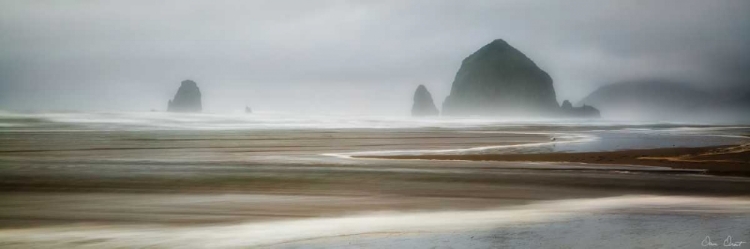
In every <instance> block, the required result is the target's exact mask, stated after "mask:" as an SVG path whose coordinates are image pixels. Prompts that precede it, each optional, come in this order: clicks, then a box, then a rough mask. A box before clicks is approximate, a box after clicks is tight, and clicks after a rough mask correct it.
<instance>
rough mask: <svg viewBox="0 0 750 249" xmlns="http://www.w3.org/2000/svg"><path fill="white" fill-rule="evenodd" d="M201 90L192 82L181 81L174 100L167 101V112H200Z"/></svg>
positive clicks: (201, 108)
mask: <svg viewBox="0 0 750 249" xmlns="http://www.w3.org/2000/svg"><path fill="white" fill-rule="evenodd" d="M202 110H203V106H202V104H201V90H200V89H199V88H198V85H197V84H196V83H195V82H194V81H192V80H185V81H182V83H181V84H180V88H179V89H177V94H175V96H174V99H172V100H170V101H169V104H168V105H167V111H170V112H201V111H202Z"/></svg>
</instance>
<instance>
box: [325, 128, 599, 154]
mask: <svg viewBox="0 0 750 249" xmlns="http://www.w3.org/2000/svg"><path fill="white" fill-rule="evenodd" d="M470 133H493V134H518V135H546V136H549V137H553V138H555V140H553V141H549V142H540V143H519V144H505V145H490V146H478V147H471V148H462V149H433V150H429V149H427V150H379V151H358V152H349V153H324V154H321V155H323V156H331V157H337V158H345V159H352V158H360V159H364V158H373V159H374V158H380V157H388V156H400V155H435V154H446V153H448V154H455V153H465V152H480V151H486V150H493V149H504V148H521V147H539V146H545V145H554V144H565V143H586V142H591V141H595V140H596V139H598V137H596V136H594V135H587V134H576V133H560V132H505V131H482V132H478V131H474V132H470Z"/></svg>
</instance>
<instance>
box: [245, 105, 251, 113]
mask: <svg viewBox="0 0 750 249" xmlns="http://www.w3.org/2000/svg"><path fill="white" fill-rule="evenodd" d="M245 113H253V109H250V107H249V106H245Z"/></svg>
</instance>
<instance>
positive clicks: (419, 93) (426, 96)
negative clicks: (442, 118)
mask: <svg viewBox="0 0 750 249" xmlns="http://www.w3.org/2000/svg"><path fill="white" fill-rule="evenodd" d="M411 115H412V116H415V117H425V116H437V115H440V111H438V109H437V107H435V102H434V101H433V100H432V94H430V92H429V91H427V87H425V86H424V85H419V86H418V87H417V90H416V91H415V92H414V104H413V105H412V107H411Z"/></svg>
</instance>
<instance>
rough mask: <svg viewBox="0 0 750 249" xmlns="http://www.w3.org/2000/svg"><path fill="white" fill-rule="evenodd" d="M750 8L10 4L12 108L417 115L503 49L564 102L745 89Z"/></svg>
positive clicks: (3, 78)
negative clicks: (637, 83)
mask: <svg viewBox="0 0 750 249" xmlns="http://www.w3.org/2000/svg"><path fill="white" fill-rule="evenodd" d="M748 13H750V1H743V0H738V1H729V0H715V1H711V0H709V1H706V0H695V1H690V0H676V1H597V0H591V1H555V0H550V1H526V0H519V1H494V0H493V1H458V0H454V1H441V0H425V1H404V0H399V1H307V0H300V1H183V0H179V1H25V0H18V1H0V109H5V110H98V111H105V110H126V111H147V110H150V109H152V108H153V109H157V110H164V109H165V108H166V104H167V101H168V100H169V99H170V98H172V97H173V95H174V93H175V91H176V90H177V87H179V84H180V81H182V80H184V79H193V80H194V81H196V82H197V83H198V86H199V87H200V88H201V91H202V92H203V102H204V108H205V110H207V111H210V112H230V111H240V110H243V109H244V106H245V105H249V106H251V107H252V108H253V109H255V110H259V111H281V112H300V113H362V114H395V115H405V114H407V113H408V112H409V110H410V108H411V98H412V95H413V93H414V90H415V89H416V87H417V86H418V85H419V84H424V85H426V86H427V87H428V89H429V90H430V91H431V92H432V94H433V98H434V99H435V101H436V104H437V105H438V106H441V105H442V102H443V100H444V99H445V97H446V95H448V93H449V91H450V87H451V83H452V81H453V78H454V76H455V73H456V71H457V70H458V68H459V66H460V64H461V60H462V59H463V58H465V57H466V56H468V55H469V54H471V53H472V52H474V51H476V50H477V49H479V48H480V47H481V46H483V45H485V44H487V43H489V42H491V41H492V40H493V39H497V38H502V39H504V40H506V41H508V42H509V43H510V44H511V45H512V46H514V47H516V48H517V49H519V50H521V51H522V52H523V53H525V54H526V55H527V56H528V57H529V58H531V59H532V60H533V61H535V62H536V63H537V64H538V65H539V66H540V67H541V68H542V69H543V70H545V71H547V72H548V73H549V74H550V75H551V76H552V78H553V80H554V85H555V89H556V91H557V93H558V101H559V102H562V100H564V99H571V100H573V102H576V101H577V100H579V99H581V98H583V97H585V95H586V94H588V93H590V92H591V91H593V90H595V89H596V88H597V87H598V86H600V85H603V84H609V83H613V82H618V81H624V80H632V79H642V78H667V79H673V80H677V81H684V82H689V83H691V84H695V85H699V86H702V87H706V88H714V89H718V88H722V89H724V88H728V89H731V88H740V89H748V88H750V87H748V86H749V85H750V84H748V82H749V81H748V79H750V15H749V14H748Z"/></svg>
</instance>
